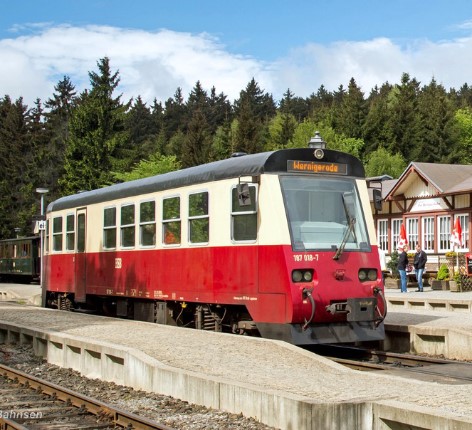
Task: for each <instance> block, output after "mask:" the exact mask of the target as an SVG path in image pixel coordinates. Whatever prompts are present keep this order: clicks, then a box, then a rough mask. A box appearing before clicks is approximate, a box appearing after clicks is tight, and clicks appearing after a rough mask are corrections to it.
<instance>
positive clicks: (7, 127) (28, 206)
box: [0, 96, 35, 238]
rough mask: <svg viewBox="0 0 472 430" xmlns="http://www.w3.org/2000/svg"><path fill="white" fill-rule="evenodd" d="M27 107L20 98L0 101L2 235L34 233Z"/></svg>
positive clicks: (8, 236) (32, 180)
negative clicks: (13, 101)
mask: <svg viewBox="0 0 472 430" xmlns="http://www.w3.org/2000/svg"><path fill="white" fill-rule="evenodd" d="M28 114H29V111H28V107H27V106H26V105H24V104H23V99H22V98H19V99H18V100H17V101H16V102H15V103H12V101H11V99H10V97H9V96H5V97H4V98H3V99H2V100H0V192H1V196H2V198H1V199H0V237H2V238H10V237H13V236H14V231H15V228H19V229H20V234H23V235H25V234H30V233H31V217H32V215H33V214H34V212H35V194H34V185H33V182H34V178H32V175H33V173H34V171H35V169H34V165H33V153H34V152H33V151H32V148H31V136H30V135H29V133H28V124H27V118H28Z"/></svg>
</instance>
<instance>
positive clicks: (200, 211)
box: [188, 192, 210, 243]
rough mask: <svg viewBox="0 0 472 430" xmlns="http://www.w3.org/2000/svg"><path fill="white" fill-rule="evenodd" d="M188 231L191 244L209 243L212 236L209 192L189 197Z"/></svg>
mask: <svg viewBox="0 0 472 430" xmlns="http://www.w3.org/2000/svg"><path fill="white" fill-rule="evenodd" d="M188 229H189V241H190V243H208V241H209V235H210V217H209V216H208V192H202V193H195V194H190V195H189V196H188Z"/></svg>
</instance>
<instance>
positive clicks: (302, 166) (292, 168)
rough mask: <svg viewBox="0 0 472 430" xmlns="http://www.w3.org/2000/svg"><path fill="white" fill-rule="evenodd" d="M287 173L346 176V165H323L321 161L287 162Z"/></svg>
mask: <svg viewBox="0 0 472 430" xmlns="http://www.w3.org/2000/svg"><path fill="white" fill-rule="evenodd" d="M287 172H304V173H330V174H334V175H347V164H340V163H325V162H322V161H298V160H287Z"/></svg>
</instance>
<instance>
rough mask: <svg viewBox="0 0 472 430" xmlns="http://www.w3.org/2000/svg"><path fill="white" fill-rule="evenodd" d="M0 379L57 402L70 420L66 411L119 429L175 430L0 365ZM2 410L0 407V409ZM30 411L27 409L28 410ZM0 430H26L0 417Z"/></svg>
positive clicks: (98, 426) (97, 426) (10, 420)
mask: <svg viewBox="0 0 472 430" xmlns="http://www.w3.org/2000/svg"><path fill="white" fill-rule="evenodd" d="M0 376H3V377H4V378H7V379H8V380H10V381H12V382H15V383H18V384H20V385H22V386H23V387H24V388H28V389H30V390H35V391H36V392H37V393H41V394H46V395H48V396H51V397H52V399H55V400H60V401H61V402H64V403H65V406H66V407H68V408H69V409H67V411H68V412H66V413H67V414H68V415H67V416H70V415H71V413H70V408H72V407H73V408H76V409H78V410H80V411H81V412H80V414H85V413H90V414H93V415H95V416H98V417H100V418H107V419H108V420H109V421H111V422H112V423H113V424H116V425H119V426H120V427H124V428H127V429H135V430H175V429H173V428H172V427H168V426H165V425H164V424H160V423H157V422H155V421H152V420H150V419H147V418H144V417H140V416H138V415H135V414H133V413H131V412H126V411H124V410H122V409H119V408H115V407H113V406H111V405H109V404H106V403H104V402H101V401H100V400H97V399H93V398H91V397H88V396H85V395H83V394H80V393H77V392H74V391H72V390H69V389H68V388H65V387H61V386H59V385H56V384H54V383H52V382H48V381H44V380H41V379H39V378H36V377H35V376H32V375H28V374H27V373H24V372H21V371H19V370H17V369H13V368H11V367H8V366H5V365H3V364H0ZM2 407H4V406H3V405H2ZM29 410H31V409H29ZM0 424H1V425H0V430H13V429H15V430H26V429H28V427H25V426H23V425H22V424H20V423H17V422H15V420H12V419H9V418H4V417H2V416H0ZM93 428H100V425H99V424H98V425H95V426H94V427H93Z"/></svg>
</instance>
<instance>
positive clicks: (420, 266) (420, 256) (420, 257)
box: [413, 244, 428, 292]
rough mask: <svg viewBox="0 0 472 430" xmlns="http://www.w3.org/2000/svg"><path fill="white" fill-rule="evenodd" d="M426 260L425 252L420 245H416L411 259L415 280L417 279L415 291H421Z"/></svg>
mask: <svg viewBox="0 0 472 430" xmlns="http://www.w3.org/2000/svg"><path fill="white" fill-rule="evenodd" d="M426 261H428V256H427V255H426V252H424V251H423V250H422V249H421V245H420V244H418V245H416V254H415V258H414V260H413V267H414V268H415V273H416V280H417V281H418V289H417V290H416V291H419V292H422V291H423V272H424V268H425V266H426Z"/></svg>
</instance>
